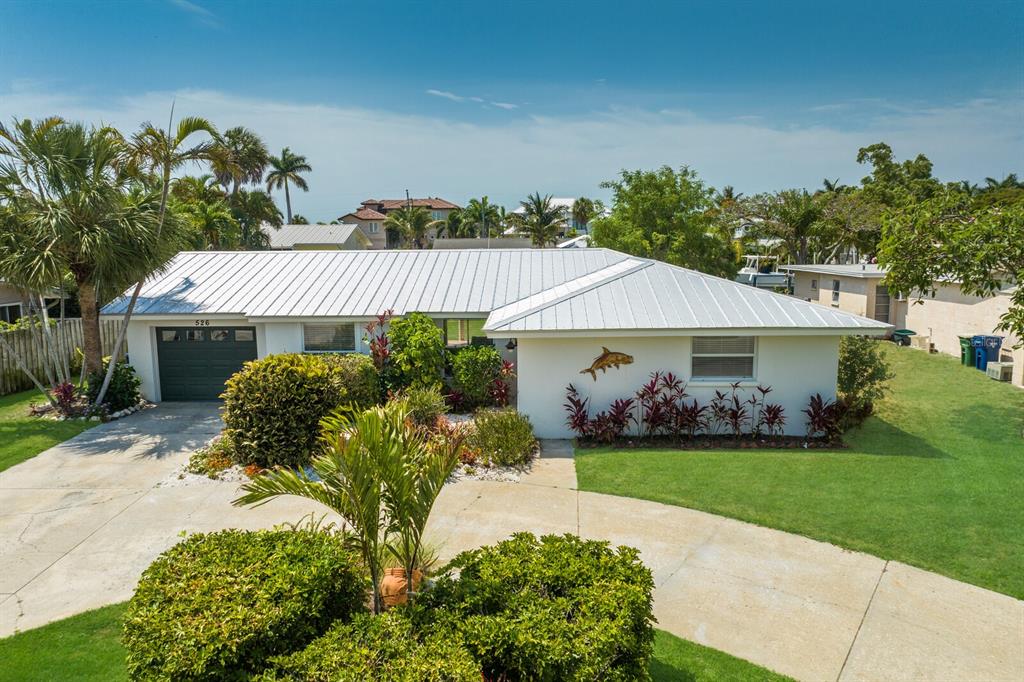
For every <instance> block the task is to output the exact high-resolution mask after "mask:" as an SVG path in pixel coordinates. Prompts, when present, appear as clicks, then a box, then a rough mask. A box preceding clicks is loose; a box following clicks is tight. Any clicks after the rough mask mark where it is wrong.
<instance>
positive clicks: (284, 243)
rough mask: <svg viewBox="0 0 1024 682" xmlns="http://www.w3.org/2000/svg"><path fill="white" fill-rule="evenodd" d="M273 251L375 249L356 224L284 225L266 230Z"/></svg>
mask: <svg viewBox="0 0 1024 682" xmlns="http://www.w3.org/2000/svg"><path fill="white" fill-rule="evenodd" d="M265 229H266V231H267V234H268V235H269V236H270V248H272V249H291V250H299V249H313V250H318V251H323V250H328V249H347V250H361V249H369V248H372V247H373V242H371V241H370V238H369V237H367V236H366V234H365V233H364V232H363V230H362V229H361V228H360V227H359V226H358V225H356V224H354V223H341V224H339V225H282V226H281V227H279V228H274V227H268V228H265Z"/></svg>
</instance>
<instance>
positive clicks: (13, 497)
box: [0, 403, 1024, 680]
mask: <svg viewBox="0 0 1024 682" xmlns="http://www.w3.org/2000/svg"><path fill="white" fill-rule="evenodd" d="M219 428H220V421H219V418H218V416H217V413H216V408H215V406H213V405H204V404H177V405H173V404H168V403H165V404H163V405H161V406H160V407H159V408H157V409H154V410H149V411H146V412H143V413H139V414H137V415H133V416H132V417H129V418H127V419H124V420H120V421H118V422H114V423H111V424H106V425H102V426H99V427H96V428H94V429H91V430H89V431H86V432H85V433H83V434H81V435H80V436H78V437H76V438H74V439H72V440H71V441H68V442H66V443H63V444H61V445H59V446H57V447H54V448H51V449H50V450H48V451H46V452H44V453H42V454H40V455H38V456H37V457H35V458H33V459H31V460H29V461H27V462H24V463H22V464H20V465H18V466H16V467H13V468H12V469H9V470H7V471H5V472H3V473H0V636H4V635H7V634H10V633H11V632H14V631H15V630H16V629H27V628H31V627H36V626H38V625H41V624H44V623H46V622H49V621H52V620H56V619H59V618H63V617H65V616H68V615H72V614H74V613H77V612H80V611H84V610H86V609H90V608H94V607H97V606H101V605H103V604H108V603H112V602H116V601H120V600H123V599H127V598H128V597H129V596H130V595H131V593H132V590H133V588H134V585H135V582H136V581H137V579H138V576H139V575H140V573H141V572H142V571H143V570H144V569H145V567H146V566H147V565H149V563H150V562H151V561H152V560H153V559H154V558H155V557H156V556H157V555H158V554H159V553H160V552H161V551H163V550H164V549H166V548H167V547H169V546H170V545H172V544H174V543H175V542H176V541H177V540H178V539H179V536H180V533H182V532H197V531H208V530H215V529H219V528H225V527H237V528H257V527H269V526H272V525H274V524H276V523H280V522H282V521H294V520H297V519H298V518H299V517H301V516H302V515H303V514H305V513H307V512H309V511H312V510H315V509H316V507H315V506H314V505H312V504H310V503H306V502H304V501H301V500H292V499H281V500H275V501H274V502H272V503H270V504H268V505H266V506H264V507H260V508H258V509H237V508H234V507H231V506H230V501H231V499H233V498H234V497H235V496H236V494H237V487H236V485H234V484H229V483H220V482H213V481H210V482H204V483H202V484H200V485H193V486H187V487H166V486H161V487H156V484H157V483H159V482H160V481H163V480H165V479H166V478H167V477H168V476H170V475H171V474H172V473H173V471H174V470H175V469H177V468H178V467H179V466H180V465H181V464H182V463H183V462H184V461H186V460H187V457H188V453H190V452H191V451H193V450H194V449H195V448H196V447H197V446H199V445H200V444H202V443H203V442H205V441H206V440H207V439H209V438H210V437H211V436H212V435H213V434H215V433H216V432H217V431H218V429H219ZM544 452H545V456H544V457H543V458H542V459H541V460H540V461H539V462H537V463H536V465H535V466H534V468H533V470H532V472H531V473H530V474H529V475H528V476H526V477H525V478H524V479H523V480H522V481H521V482H519V483H496V482H485V481H462V482H459V483H457V484H454V485H450V486H447V487H446V488H445V489H444V491H443V493H442V495H441V497H440V498H439V500H438V503H437V506H436V508H435V510H434V514H433V515H432V517H431V523H430V527H429V534H430V537H431V539H432V540H433V541H435V542H441V543H443V545H442V547H443V554H444V556H443V557H442V558H448V557H450V556H451V555H453V554H454V553H456V552H458V551H460V550H462V549H467V548H471V547H475V546H479V545H480V544H484V543H490V542H495V541H497V540H500V539H502V538H504V537H507V536H508V535H509V534H510V533H512V532H515V531H519V530H529V531H532V532H535V533H549V532H550V533H564V532H571V533H578V534H580V535H583V536H587V537H595V538H607V539H610V540H611V541H612V542H613V543H615V544H629V545H632V546H635V547H638V548H639V549H640V550H641V552H642V553H643V558H644V561H645V562H646V563H647V564H648V565H649V566H650V567H651V568H652V570H653V571H654V575H655V580H656V591H655V614H656V616H657V618H658V620H659V627H661V628H663V629H665V630H668V631H670V632H672V633H674V634H676V635H679V636H681V637H685V638H687V639H691V640H694V641H697V642H700V643H703V644H706V645H708V646H712V647H715V648H717V649H721V650H723V651H727V652H729V653H731V654H733V655H736V656H739V657H741V658H745V659H748V660H750V661H754V662H756V663H759V664H761V665H764V666H766V667H769V668H771V669H774V670H777V671H779V672H782V673H785V674H788V675H791V676H793V677H795V678H797V679H801V680H915V679H916V680H1020V679H1024V602H1020V601H1018V600H1015V599H1012V598H1010V597H1007V596H1005V595H1001V594H997V593H994V592H990V591H987V590H983V589H981V588H977V587H974V586H971V585H967V584H965V583H960V582H957V581H954V580H950V579H948V578H944V577H941V576H938V575H935V574H932V573H928V572H926V571H922V570H919V569H915V568H912V567H910V566H906V565H903V564H899V563H897V562H886V561H884V560H882V559H878V558H875V557H872V556H868V555H864V554H859V553H856V552H848V551H846V550H843V549H840V548H838V547H835V546H833V545H829V544H825V543H821V542H815V541H813V540H808V539H806V538H803V537H800V536H797V535H791V534H788V533H783V532H780V531H775V530H770V529H766V528H760V527H757V526H753V525H750V524H746V523H742V522H739V521H734V520H731V519H726V518H722V517H718V516H714V515H711V514H705V513H702V512H697V511H693V510H689V509H683V508H680V507H671V506H666V505H660V504H655V503H651V502H645V501H641V500H632V499H628V498H619V497H611V496H605V495H598V494H594V493H585V492H578V491H577V490H576V489H575V487H576V477H575V469H574V466H573V461H572V457H571V455H572V453H571V449H569V448H568V447H567V445H566V444H565V443H545V448H544Z"/></svg>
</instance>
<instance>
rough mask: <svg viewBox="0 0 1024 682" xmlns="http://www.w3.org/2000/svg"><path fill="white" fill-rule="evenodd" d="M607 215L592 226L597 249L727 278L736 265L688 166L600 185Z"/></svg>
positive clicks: (705, 192) (710, 195)
mask: <svg viewBox="0 0 1024 682" xmlns="http://www.w3.org/2000/svg"><path fill="white" fill-rule="evenodd" d="M601 186H602V187H605V188H608V189H611V190H612V208H611V214H610V215H609V216H608V217H606V218H598V219H597V220H595V221H594V225H593V228H592V230H591V233H592V235H593V238H594V244H595V245H596V246H604V247H608V248H612V249H617V250H619V251H624V252H626V253H630V254H633V255H635V256H642V257H645V258H656V259H658V260H663V261H665V262H667V263H672V264H673V265H679V266H682V267H686V268H692V269H694V270H700V271H701V272H706V273H709V274H712V275H718V276H721V277H727V278H731V277H734V276H735V274H736V270H737V269H738V262H737V259H736V252H735V250H734V248H733V246H732V243H731V240H730V239H728V238H725V237H723V235H722V234H721V233H720V232H719V231H717V230H715V229H714V228H713V224H712V212H711V209H712V208H713V206H714V192H713V190H712V189H711V188H710V187H708V186H706V185H705V184H704V183H703V182H701V180H700V179H699V178H698V177H697V173H696V172H694V171H692V170H690V169H689V168H687V167H685V166H684V167H682V168H680V169H679V171H678V172H677V171H675V170H673V169H672V168H669V167H668V166H662V167H661V168H659V169H657V170H635V171H626V170H624V171H622V173H621V176H620V178H619V179H618V180H615V181H609V182H605V183H602V185H601Z"/></svg>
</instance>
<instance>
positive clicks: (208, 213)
mask: <svg viewBox="0 0 1024 682" xmlns="http://www.w3.org/2000/svg"><path fill="white" fill-rule="evenodd" d="M182 217H183V218H184V219H185V221H186V222H187V223H188V225H189V226H190V227H191V228H192V245H193V246H194V247H195V248H197V249H211V250H213V251H219V250H222V249H233V248H235V247H237V246H238V244H239V232H240V228H239V225H238V221H237V220H235V217H234V216H233V215H232V214H231V209H230V208H229V207H228V205H227V204H226V203H225V202H223V201H216V202H213V203H207V202H205V201H196V202H191V203H188V204H184V205H183V207H182Z"/></svg>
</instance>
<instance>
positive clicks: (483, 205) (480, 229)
mask: <svg viewBox="0 0 1024 682" xmlns="http://www.w3.org/2000/svg"><path fill="white" fill-rule="evenodd" d="M460 215H461V217H462V236H465V237H487V235H488V234H489V233H490V231H491V230H492V229H495V228H497V227H498V226H499V225H500V224H501V214H500V213H499V212H498V207H497V206H496V205H494V204H492V203H491V202H490V200H489V199H488V198H487V197H486V196H482V197H480V198H479V199H470V200H469V201H468V202H467V203H466V207H465V208H464V209H462V211H461V212H460Z"/></svg>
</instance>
